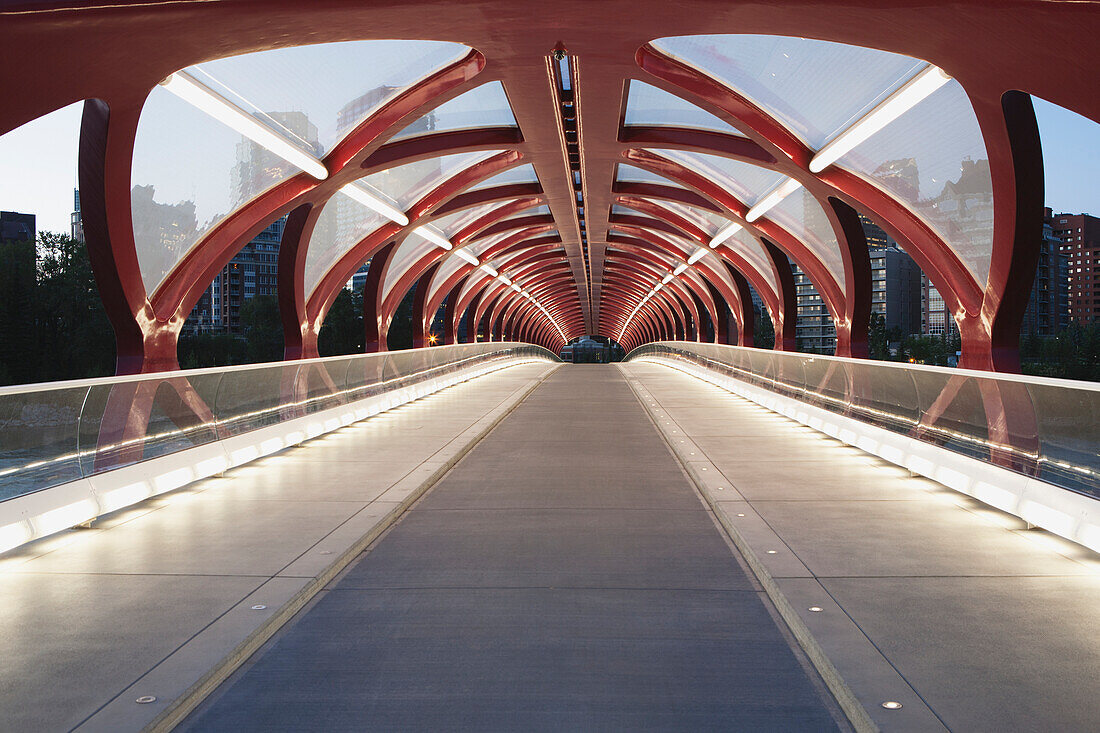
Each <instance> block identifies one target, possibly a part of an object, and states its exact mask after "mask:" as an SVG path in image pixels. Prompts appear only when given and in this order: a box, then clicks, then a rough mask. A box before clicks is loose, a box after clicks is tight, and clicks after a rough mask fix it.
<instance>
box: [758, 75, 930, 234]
mask: <svg viewBox="0 0 1100 733" xmlns="http://www.w3.org/2000/svg"><path fill="white" fill-rule="evenodd" d="M950 80H951V77H950V76H948V75H947V74H946V73H945V72H944V70H943V69H941V68H939V67H938V66H934V65H932V64H929V65H928V66H926V67H925V68H924V70H923V71H921V72H920V73H919V74H917V75H916V76H914V77H913V78H912V79H910V80H909V81H907V82H906V83H905V84H904V85H903V86H902V87H901V88H900V89H898V90H897V91H896V92H894V93H893V94H891V95H890V96H889V97H887V98H886V99H884V100H882V102H880V103H879V104H878V106H876V107H875V108H874V109H873V110H871V111H870V112H868V113H867V114H865V115H864V116H863V117H861V118H860V119H859V120H858V121H857V122H855V124H853V125H852V126H851V127H849V128H848V129H846V130H844V132H842V133H840V134H839V135H837V136H836V137H835V138H833V139H832V141H830V142H829V143H828V144H827V145H826V146H825V147H823V148H822V149H821V150H819V151H818V153H817V155H815V156H814V157H813V160H811V161H810V171H811V172H813V173H820V172H821V171H823V170H825V169H826V168H827V167H829V166H830V165H832V164H833V163H835V162H836V161H837V160H839V159H840V158H841V157H843V156H844V154H845V153H847V152H848V151H850V150H852V149H853V148H855V147H856V146H857V145H859V144H860V143H862V142H863V141H865V140H866V139H867V138H869V137H871V136H872V135H874V134H875V133H876V132H878V131H879V130H881V129H882V128H884V127H886V126H887V125H888V124H890V123H891V122H893V121H894V120H896V119H897V118H898V117H900V116H901V115H903V114H905V112H907V111H908V110H910V109H912V108H913V107H915V106H916V105H917V104H918V103H919V102H920V101H921V100H923V99H925V98H926V97H928V96H929V95H931V94H932V93H933V92H934V91H936V90H937V89H939V88H940V87H942V86H943V85H944V84H946V83H947V82H948V81H950ZM750 221H751V219H750Z"/></svg>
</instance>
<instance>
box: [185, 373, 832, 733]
mask: <svg viewBox="0 0 1100 733" xmlns="http://www.w3.org/2000/svg"><path fill="white" fill-rule="evenodd" d="M735 552H736V551H735V550H733V548H732V547H731V545H730V544H729V542H728V540H727V538H726V537H725V536H724V535H723V533H722V531H721V529H720V528H719V527H718V525H717V524H716V523H715V520H714V518H713V516H712V514H711V513H710V511H709V510H708V508H707V506H706V505H705V504H704V503H703V502H702V501H701V500H700V497H699V495H698V494H697V493H696V492H695V490H694V488H693V486H692V484H691V483H690V482H689V480H688V479H687V477H686V476H685V474H684V473H683V470H682V468H681V466H680V464H679V463H678V462H677V461H676V459H675V458H674V457H673V455H672V454H671V453H670V451H669V450H668V447H667V445H666V444H665V442H664V441H663V440H662V438H661V436H660V435H659V434H658V432H657V431H656V430H655V428H654V426H653V424H652V423H651V421H650V420H649V419H648V417H647V416H646V413H645V411H644V409H643V407H642V405H641V404H640V403H639V401H638V400H637V398H636V397H635V395H634V394H633V393H632V391H631V389H630V387H629V386H628V385H627V383H626V381H625V380H624V379H623V377H622V373H621V372H620V371H619V370H618V369H617V368H616V367H607V366H603V367H600V366H589V367H582V366H569V367H563V368H561V369H559V370H558V371H556V372H554V373H553V375H551V376H550V377H549V378H548V379H547V380H546V381H545V382H544V383H543V384H542V385H541V386H540V387H538V388H537V389H536V390H535V391H534V392H532V393H531V394H530V395H529V396H528V397H527V398H526V399H525V400H524V401H523V402H522V403H521V404H520V405H519V406H518V407H517V408H516V410H515V411H514V412H512V413H511V415H509V416H508V417H507V418H505V420H504V421H503V422H501V423H500V424H499V425H498V426H497V427H496V428H495V429H494V430H493V432H492V433H490V434H489V436H488V437H487V438H485V439H484V440H483V441H482V442H481V443H480V444H478V445H477V446H476V447H475V448H474V449H473V450H472V451H471V452H470V453H469V454H468V455H467V456H466V457H465V458H464V459H463V460H462V461H461V462H460V463H459V464H458V465H457V466H456V467H455V468H454V469H452V471H451V472H450V473H449V474H448V475H447V476H445V477H444V478H443V479H442V480H441V481H440V482H439V483H438V484H436V486H435V487H434V488H433V489H432V490H431V491H430V493H428V494H427V495H426V496H425V497H424V498H423V499H421V500H420V501H419V503H417V504H416V505H414V506H413V507H412V508H411V509H410V510H409V511H408V512H407V513H406V514H405V515H404V517H403V518H402V519H401V520H400V522H399V523H398V524H396V525H395V526H394V527H393V528H392V529H391V530H390V531H389V532H388V533H387V534H386V535H384V536H383V537H382V538H380V539H379V540H378V541H377V542H376V543H375V545H374V546H372V547H371V548H370V549H369V550H368V551H367V552H365V553H364V554H363V555H362V557H361V558H360V559H359V560H358V561H357V562H356V563H355V564H353V565H352V566H351V567H349V568H348V570H346V571H345V573H344V574H343V575H342V576H341V577H340V578H338V579H337V580H336V581H334V582H333V583H332V584H331V585H330V586H329V587H328V589H327V590H326V591H325V592H324V593H322V594H321V595H320V596H319V597H318V598H317V600H316V601H315V603H314V604H313V605H312V606H311V607H309V608H307V609H306V610H304V611H303V612H302V613H301V614H300V615H299V616H298V617H297V618H296V619H295V621H293V622H292V623H291V624H289V625H288V627H287V628H286V629H284V631H283V632H282V634H281V635H280V636H278V637H276V638H275V639H273V640H272V642H271V643H270V644H269V646H268V647H267V648H266V649H265V650H261V652H259V653H258V654H257V655H256V657H255V658H254V659H253V660H251V661H250V663H249V664H247V665H246V666H245V667H243V668H242V669H241V670H240V671H239V672H238V673H237V674H236V675H235V676H234V677H233V678H231V679H230V680H229V681H228V682H227V683H226V684H225V685H223V688H222V690H221V691H220V692H219V693H217V694H216V695H214V696H213V697H212V698H211V699H210V700H209V701H208V702H207V703H206V705H205V706H204V707H202V708H200V709H199V710H198V711H196V713H195V715H193V716H192V718H191V719H190V721H189V722H188V723H187V724H185V726H184V728H185V729H189V730H196V731H198V730H203V731H206V730H273V729H303V730H304V729H311V730H361V729H364V728H366V727H369V728H372V729H380V730H392V729H406V730H408V729H414V730H415V729H440V728H443V729H475V730H483V729H512V730H532V729H545V730H551V729H553V730H561V729H593V728H600V729H606V728H616V729H679V730H686V729H698V728H730V727H733V728H737V729H741V730H756V731H762V730H800V731H813V730H836V729H837V728H838V723H837V722H836V717H835V711H836V707H835V703H834V702H832V701H831V699H830V698H829V697H828V693H827V692H826V691H825V690H824V687H823V686H822V684H821V682H820V680H819V679H818V678H817V677H816V675H815V673H813V672H812V671H809V668H808V666H807V665H806V664H805V663H804V662H803V661H802V660H801V657H800V655H799V653H797V652H795V651H794V647H793V646H792V643H791V642H790V640H789V638H788V636H787V635H785V633H784V632H783V631H782V630H781V629H782V628H783V627H782V626H781V625H780V623H777V618H776V617H775V615H774V613H773V612H772V611H771V609H770V604H769V601H768V599H767V597H766V596H764V594H763V592H762V590H761V588H760V586H759V585H758V584H757V582H756V581H755V579H754V578H753V577H752V576H751V575H749V574H748V573H747V572H746V570H745V569H743V567H742V565H741V564H740V563H739V560H738V557H737V555H736V554H735Z"/></svg>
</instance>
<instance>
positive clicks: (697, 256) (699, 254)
mask: <svg viewBox="0 0 1100 733" xmlns="http://www.w3.org/2000/svg"><path fill="white" fill-rule="evenodd" d="M706 254H707V251H706V250H705V249H703V248H702V247H700V248H699V249H697V250H695V252H693V253H692V255H691V257H688V264H689V265H694V264H695V263H696V262H698V261H699V260H701V259H703V257H705V256H706Z"/></svg>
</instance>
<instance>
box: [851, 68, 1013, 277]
mask: <svg viewBox="0 0 1100 733" xmlns="http://www.w3.org/2000/svg"><path fill="white" fill-rule="evenodd" d="M837 165H839V166H841V167H843V168H847V169H848V170H851V171H854V172H856V173H858V174H860V175H862V176H863V177H864V178H868V179H870V180H872V181H874V182H875V183H877V184H878V185H879V186H880V187H881V188H884V189H885V190H887V191H889V192H890V193H891V194H892V195H893V196H894V197H895V198H897V199H898V200H900V201H902V202H904V203H905V204H907V205H908V206H909V208H910V209H911V210H913V211H915V212H917V213H918V214H920V215H921V216H922V217H923V218H924V220H925V221H927V222H928V224H929V225H930V226H931V227H932V228H933V229H934V230H935V231H936V233H937V234H939V235H940V236H941V237H943V239H944V241H946V242H947V244H948V245H950V246H951V248H952V249H953V250H954V251H955V252H956V253H957V254H958V255H959V257H960V258H961V259H962V261H963V262H964V263H965V264H966V265H967V267H969V268H970V270H971V271H972V272H973V273H974V275H975V277H976V278H977V280H978V282H979V283H982V284H984V283H985V281H986V279H987V278H988V276H989V260H990V257H991V254H992V251H993V181H992V179H991V177H990V173H989V159H988V155H987V153H986V151H985V142H984V140H983V138H982V134H981V129H980V128H979V127H978V120H977V118H976V117H975V116H974V111H973V109H972V108H971V106H970V101H969V99H968V98H967V96H966V92H965V91H964V90H963V88H962V86H961V85H959V83H958V82H956V81H949V82H948V83H947V84H945V85H944V86H943V87H941V88H940V89H939V90H937V91H936V92H934V93H933V94H932V95H931V96H929V97H928V98H927V99H925V100H923V101H922V102H920V103H919V104H917V105H916V106H915V107H913V108H912V109H910V110H909V111H907V112H905V113H904V114H902V115H901V116H900V117H899V118H897V119H896V120H894V121H893V122H891V123H890V124H889V125H887V126H886V127H885V128H884V129H882V130H880V131H879V132H877V133H875V134H874V135H872V136H871V137H870V138H868V139H867V140H866V141H865V142H863V143H862V144H860V145H858V146H856V148H855V149H854V150H852V151H851V152H849V153H848V154H847V155H845V156H843V157H842V158H840V160H838V161H837Z"/></svg>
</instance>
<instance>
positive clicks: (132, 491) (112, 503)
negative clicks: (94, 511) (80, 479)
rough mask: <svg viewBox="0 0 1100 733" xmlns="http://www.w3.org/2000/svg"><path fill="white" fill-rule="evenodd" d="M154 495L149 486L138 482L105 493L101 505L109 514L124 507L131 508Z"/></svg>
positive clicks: (100, 498) (100, 499) (101, 497)
mask: <svg viewBox="0 0 1100 733" xmlns="http://www.w3.org/2000/svg"><path fill="white" fill-rule="evenodd" d="M152 495H153V489H152V488H150V486H149V484H147V483H145V482H144V481H138V482H137V483H133V484H130V485H128V486H122V487H120V488H117V489H111V490H110V491H105V492H103V495H102V496H100V497H99V505H100V507H101V508H102V509H103V512H104V513H105V514H106V513H107V512H113V511H117V510H119V509H122V508H123V507H127V506H130V505H131V504H137V503H138V502H139V501H143V500H144V499H148V498H149V497H150V496H152Z"/></svg>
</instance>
